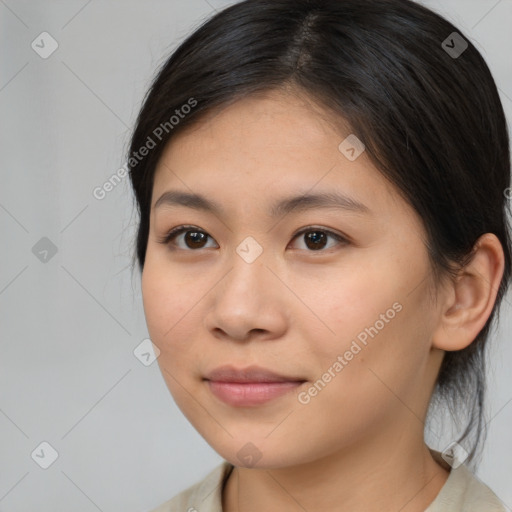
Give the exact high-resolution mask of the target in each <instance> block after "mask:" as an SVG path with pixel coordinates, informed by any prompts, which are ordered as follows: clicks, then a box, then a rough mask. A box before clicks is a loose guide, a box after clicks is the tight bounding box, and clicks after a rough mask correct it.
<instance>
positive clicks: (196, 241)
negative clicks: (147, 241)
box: [159, 226, 211, 250]
mask: <svg viewBox="0 0 512 512" xmlns="http://www.w3.org/2000/svg"><path fill="white" fill-rule="evenodd" d="M182 234H184V237H183V240H184V243H185V247H182V246H181V247H180V246H179V244H177V243H176V242H175V240H176V239H177V238H178V237H179V236H181V235H182ZM208 238H211V237H210V235H208V233H206V232H204V231H202V230H200V229H198V228H196V227H194V226H179V227H177V228H174V229H172V230H171V231H169V233H168V234H167V235H166V236H165V237H164V238H163V239H161V240H159V242H160V243H162V244H166V245H172V246H176V247H177V248H179V249H192V250H193V249H203V248H205V247H206V246H205V243H206V242H207V240H208Z"/></svg>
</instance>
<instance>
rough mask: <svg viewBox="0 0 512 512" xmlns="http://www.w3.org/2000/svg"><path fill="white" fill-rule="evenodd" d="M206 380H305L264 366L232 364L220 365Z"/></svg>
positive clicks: (207, 375) (209, 373)
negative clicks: (239, 366) (238, 366)
mask: <svg viewBox="0 0 512 512" xmlns="http://www.w3.org/2000/svg"><path fill="white" fill-rule="evenodd" d="M204 378H205V379H206V380H214V381H219V382H288V381H292V382H303V381H304V379H302V378H300V377H288V376H286V375H280V374H278V373H276V372H273V371H271V370H268V369H267V368H263V367H261V366H255V365H253V366H247V367H245V368H235V367H234V366H231V365H224V366H219V367H217V368H215V369H213V370H212V371H210V372H208V373H207V374H206V376H205V377H204Z"/></svg>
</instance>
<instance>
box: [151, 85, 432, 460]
mask: <svg viewBox="0 0 512 512" xmlns="http://www.w3.org/2000/svg"><path fill="white" fill-rule="evenodd" d="M348 135H349V132H347V133H340V132H339V130H338V129H335V128H334V126H333V125H332V123H329V122H328V120H327V118H326V115H325V113H322V112H321V111H320V110H319V107H315V106H313V103H311V102H308V101H307V100H305V99H304V98H303V99H299V97H298V96H297V95H295V96H292V95H289V94H286V93H284V92H276V91H274V92H269V93H267V94H265V95H261V96H258V97H256V96H254V97H251V98H246V99H243V100H240V101H238V102H237V103H234V104H232V105H230V106H228V107H226V108H224V109H223V110H221V111H220V112H217V113H216V115H214V116H210V117H209V118H208V119H207V120H202V121H201V122H199V123H198V124H197V125H194V126H193V127H191V128H188V129H187V130H186V131H183V132H181V133H180V134H179V135H178V136H176V137H175V138H173V139H172V141H171V142H170V143H169V145H168V146H167V147H166V150H165V152H164V153H163V155H162V157H161V159H160V162H159V165H158V167H157V170H156V174H155V180H154V188H153V193H152V201H151V219H150V233H149V239H148V244H147V253H146V260H145V265H144V269H143V273H142V293H143V302H144V311H145V316H146V320H147V325H148V330H149V334H150V337H151V339H152V341H153V343H154V344H155V345H156V346H157V347H158V349H159V350H160V356H159V358H158V362H159V365H160V368H161V370H162V374H163V377H164V378H165V380H166V383H167V385H168V388H169V390H170V392H171V393H172V396H173V397H174V399H175V401H176V403H177V405H178V406H179V408H180V409H181V410H182V412H183V413H184V415H185V416H186V417H187V418H188V420H189V421H190V422H191V423H192V425H193V426H194V427H195V428H196V429H197V431H198V432H199V433H200V434H201V435H202V436H203V437H204V438H205V440H206V441H207V442H208V443H209V444H210V445H211V446H212V447H213V448H214V449H215V450H216V451H217V452H218V453H219V454H220V455H221V456H222V457H224V458H225V459H227V460H229V461H230V462H231V463H232V464H234V465H237V466H240V465H247V464H248V465H251V464H252V465H254V466H258V467H267V468H271V467H282V466H289V465H294V464H300V463H304V462H308V461H313V460H315V459H319V458H321V457H327V456H331V455H333V454H335V453H339V452H340V451H342V450H348V449H351V448H353V447H355V446H362V445H366V446H369V445H370V444H371V445H372V446H373V447H374V448H375V449H377V450H378V449H380V447H382V446H384V445H385V443H389V442H392V440H396V439H398V438H399V437H400V436H403V435H404V428H405V426H409V425H414V428H408V429H407V432H413V431H414V432H416V433H418V435H421V436H422V429H423V425H421V423H420V422H419V421H418V419H417V417H421V416H422V415H423V413H424V410H425V408H426V406H427V404H428V400H429V398H430V393H431V388H432V385H433V382H434V380H435V375H436V372H437V370H438V367H439V364H440V361H441V360H440V358H439V354H438V352H439V351H436V350H435V349H432V346H431V339H432V333H433V331H434V329H435V327H436V326H435V321H436V315H437V312H436V310H435V308H434V306H433V304H432V303H431V301H430V300H429V283H430V280H429V275H430V273H429V269H430V267H429V262H428V259H427V252H426V248H425V244H424V240H425V231H424V229H423V226H422V223H421V221H420V219H419V218H418V216H417V214H416V213H415V212H414V211H413V210H412V209H411V208H410V207H409V206H408V205H407V203H405V201H404V200H403V199H402V198H401V197H400V196H399V194H398V192H397V191H396V190H395V189H394V187H393V186H392V185H390V184H389V182H387V181H386V180H385V178H383V176H382V175H381V174H380V173H379V172H378V171H377V170H376V169H375V168H374V167H373V166H372V164H371V163H370V161H369V159H368V157H367V155H366V153H365V152H364V151H363V152H362V153H361V154H360V156H358V157H357V158H355V159H354V156H356V155H357V153H354V154H352V153H353V152H351V151H350V149H348V152H347V147H350V144H349V143H345V144H344V145H342V149H341V150H340V149H339V146H340V143H341V142H342V141H344V139H345V138H346V137H347V136H348ZM347 145H348V146H347ZM356 149H357V148H356ZM343 150H345V152H343ZM347 155H348V156H350V158H348V157H347ZM170 191H172V192H181V193H184V194H196V195H200V196H202V197H203V198H204V199H206V200H207V201H208V202H211V203H214V205H215V206H217V207H218V210H213V211H211V210H208V209H206V208H203V207H200V206H204V203H200V202H199V201H197V200H195V201H191V200H188V201H183V200H181V201H180V200H177V199H176V198H177V195H174V200H172V198H171V197H170V196H168V199H169V200H168V201H164V200H162V201H160V204H159V205H156V203H157V201H158V200H159V199H160V198H161V197H162V196H163V195H164V194H165V193H167V192H170ZM322 194H324V195H325V194H332V195H334V194H337V195H339V196H340V197H341V198H340V197H338V198H337V199H336V200H335V201H334V200H333V201H331V202H326V203H325V204H322V203H321V201H319V200H313V199H310V200H307V201H306V199H305V196H306V195H308V196H309V195H315V196H321V195H322ZM183 197H184V196H183ZM183 197H182V198H183ZM343 197H344V198H345V200H344V201H342V198H343ZM291 198H299V199H298V200H295V201H294V202H289V203H285V201H287V200H289V199H291ZM300 198H302V199H300ZM317 199H318V198H317ZM324 199H325V197H324ZM331 199H334V196H332V197H331ZM279 203H282V205H286V204H288V208H285V207H283V206H282V207H281V209H277V208H276V205H277V204H279ZM355 204H359V207H355V206H354V205H355ZM180 226H185V227H186V229H184V231H182V232H181V233H177V234H175V235H174V236H171V237H170V238H166V235H167V234H168V233H169V231H170V230H172V229H173V228H177V227H180ZM166 239H167V242H165V243H163V241H165V240H166ZM222 365H230V366H232V367H234V369H244V368H247V367H249V366H253V365H257V366H259V367H262V368H265V369H267V370H269V371H271V372H274V373H275V374H278V375H280V376H284V377H285V378H287V379H288V381H287V382H285V383H283V382H282V381H281V382H280V383H276V382H275V381H276V379H269V380H274V384H268V383H266V384H264V383H261V378H258V377H254V378H250V379H249V380H252V381H253V384H248V383H238V384H234V383H233V379H232V378H229V377H224V378H220V380H221V381H223V383H222V382H216V383H215V382H212V381H208V380H205V378H206V377H207V376H208V375H209V372H211V371H212V370H214V369H216V368H218V367H220V366H222ZM213 380H215V379H213ZM255 381H258V382H259V384H257V383H254V382H255ZM226 382H230V383H226ZM419 427H421V428H419ZM407 435H409V434H407ZM411 435H412V434H411Z"/></svg>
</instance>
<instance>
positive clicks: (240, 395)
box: [207, 380, 303, 407]
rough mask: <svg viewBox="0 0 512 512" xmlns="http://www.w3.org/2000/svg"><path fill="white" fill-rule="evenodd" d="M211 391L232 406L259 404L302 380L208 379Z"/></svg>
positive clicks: (286, 390) (289, 389)
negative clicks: (241, 380) (246, 380)
mask: <svg viewBox="0 0 512 512" xmlns="http://www.w3.org/2000/svg"><path fill="white" fill-rule="evenodd" d="M207 382H208V385H209V387H210V390H211V392H212V393H213V394H214V395H215V396H216V397H217V398H219V399H220V400H222V401H223V402H225V403H227V404H229V405H234V406H239V407H242V406H251V405H260V404H264V403H265V402H268V401H270V400H273V399H274V398H277V397H279V396H283V395H284V394H286V393H289V392H290V391H292V390H294V389H296V388H298V387H299V386H300V385H302V384H303V382H290V381H286V382H247V383H243V382H219V381H211V380H208V381H207Z"/></svg>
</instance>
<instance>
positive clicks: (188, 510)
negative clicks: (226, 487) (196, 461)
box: [149, 461, 234, 512]
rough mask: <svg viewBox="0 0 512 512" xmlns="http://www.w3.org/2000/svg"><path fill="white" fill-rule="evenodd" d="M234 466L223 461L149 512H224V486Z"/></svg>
mask: <svg viewBox="0 0 512 512" xmlns="http://www.w3.org/2000/svg"><path fill="white" fill-rule="evenodd" d="M233 467H234V466H233V465H232V464H230V463H229V462H227V461H223V462H222V463H221V464H219V465H218V466H216V467H215V468H214V469H213V470H212V471H210V473H208V474H207V475H206V476H205V477H204V478H203V479H202V480H200V481H199V482H196V483H195V484H194V485H191V486H190V487H188V488H187V489H185V490H184V491H182V492H180V493H179V494H177V495H176V496H174V498H172V499H170V500H169V501H166V502H165V503H162V505H160V506H159V507H157V508H155V509H153V510H151V511H149V512H199V511H201V512H222V487H223V483H224V481H225V480H226V479H227V477H228V476H229V475H230V473H231V471H232V470H233Z"/></svg>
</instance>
